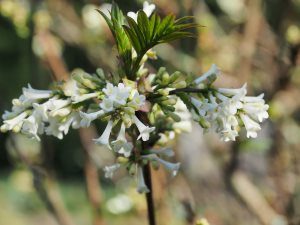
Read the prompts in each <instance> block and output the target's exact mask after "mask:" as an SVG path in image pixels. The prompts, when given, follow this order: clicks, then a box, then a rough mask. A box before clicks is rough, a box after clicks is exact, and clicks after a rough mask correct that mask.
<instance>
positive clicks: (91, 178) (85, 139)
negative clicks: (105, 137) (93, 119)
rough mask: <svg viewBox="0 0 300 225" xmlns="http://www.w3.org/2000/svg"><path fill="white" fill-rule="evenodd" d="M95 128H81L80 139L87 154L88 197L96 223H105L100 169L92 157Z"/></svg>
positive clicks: (85, 168)
mask: <svg viewBox="0 0 300 225" xmlns="http://www.w3.org/2000/svg"><path fill="white" fill-rule="evenodd" d="M95 134H96V131H95V129H93V127H90V128H86V129H80V130H79V135H80V140H81V143H82V146H83V149H84V153H85V154H84V155H85V166H84V170H85V177H86V185H87V192H88V197H89V200H90V204H91V205H92V207H93V210H94V223H93V224H94V225H103V224H104V221H103V219H102V211H101V202H102V194H101V186H100V182H99V174H98V169H97V166H96V165H95V163H94V162H93V160H92V157H91V151H93V145H94V143H93V141H92V138H91V137H95V136H96V135H95Z"/></svg>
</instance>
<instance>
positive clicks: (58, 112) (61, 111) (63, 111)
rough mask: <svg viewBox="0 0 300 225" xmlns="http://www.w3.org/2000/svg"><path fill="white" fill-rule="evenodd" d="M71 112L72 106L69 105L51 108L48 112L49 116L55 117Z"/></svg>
mask: <svg viewBox="0 0 300 225" xmlns="http://www.w3.org/2000/svg"><path fill="white" fill-rule="evenodd" d="M71 112H72V108H71V106H68V107H65V108H60V109H56V110H52V111H51V112H49V115H50V116H51V117H56V116H60V117H65V116H67V115H69V114H70V113H71Z"/></svg>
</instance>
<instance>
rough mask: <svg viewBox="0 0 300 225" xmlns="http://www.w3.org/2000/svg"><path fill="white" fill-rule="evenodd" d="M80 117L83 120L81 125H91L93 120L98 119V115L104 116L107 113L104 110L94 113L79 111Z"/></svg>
mask: <svg viewBox="0 0 300 225" xmlns="http://www.w3.org/2000/svg"><path fill="white" fill-rule="evenodd" d="M79 114H80V117H81V118H82V120H81V121H80V126H81V127H89V126H90V125H91V122H92V121H94V120H95V119H97V118H98V117H100V116H102V115H104V114H105V112H104V111H103V110H100V111H97V112H93V113H84V112H79Z"/></svg>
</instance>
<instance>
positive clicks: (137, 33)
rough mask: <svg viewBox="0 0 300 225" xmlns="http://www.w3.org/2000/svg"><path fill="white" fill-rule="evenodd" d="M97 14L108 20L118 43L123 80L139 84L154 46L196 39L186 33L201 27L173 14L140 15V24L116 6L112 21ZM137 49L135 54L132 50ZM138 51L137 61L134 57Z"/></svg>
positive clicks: (113, 8)
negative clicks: (139, 73) (144, 63)
mask: <svg viewBox="0 0 300 225" xmlns="http://www.w3.org/2000/svg"><path fill="white" fill-rule="evenodd" d="M98 12H99V13H100V14H101V15H102V16H103V17H104V19H105V20H106V22H107V24H108V26H109V28H110V30H111V32H112V34H113V36H114V38H115V41H116V45H117V49H118V52H119V58H120V62H121V67H122V70H121V74H120V77H121V78H123V77H127V78H128V79H131V80H136V76H137V75H136V74H137V72H138V70H139V68H140V66H141V65H140V64H141V61H142V58H143V56H144V55H145V54H146V53H147V51H148V50H150V49H151V48H153V47H154V46H156V45H158V44H161V43H167V42H171V41H174V40H178V39H182V38H186V37H194V34H193V33H191V32H189V31H187V30H188V29H190V28H194V27H198V26H199V25H198V24H196V23H193V22H189V21H190V20H191V19H193V17H192V16H186V17H182V18H180V19H176V18H175V16H174V15H173V14H170V15H167V16H166V17H164V18H161V17H160V16H159V15H158V14H157V13H155V12H154V13H153V14H152V15H151V16H150V17H149V18H148V17H147V15H146V13H145V12H144V11H142V10H140V11H139V12H138V17H137V21H135V20H134V19H132V18H131V17H129V16H124V14H123V13H122V11H121V10H120V9H119V7H118V6H117V5H116V4H115V3H113V4H112V9H111V12H110V17H111V18H109V17H108V16H107V15H105V13H103V12H102V11H99V10H98ZM133 49H134V50H133ZM133 51H136V55H137V56H136V57H135V58H133V57H132V55H133V54H132V53H133Z"/></svg>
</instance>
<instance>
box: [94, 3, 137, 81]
mask: <svg viewBox="0 0 300 225" xmlns="http://www.w3.org/2000/svg"><path fill="white" fill-rule="evenodd" d="M98 12H99V13H100V14H101V15H102V16H103V18H104V19H105V21H106V23H107V25H108V26H109V28H110V30H111V32H112V34H113V36H114V38H115V41H116V45H117V48H118V52H119V55H120V60H121V63H122V67H123V70H124V73H123V74H121V77H124V76H126V75H127V76H130V74H131V73H130V69H131V64H132V46H131V43H130V41H129V39H128V37H127V35H126V33H125V31H124V29H123V27H122V26H123V24H125V17H124V15H123V13H122V11H121V10H120V9H119V7H118V6H117V5H116V4H113V5H112V9H111V13H110V15H111V19H110V18H108V17H107V16H106V15H105V14H104V13H103V12H101V11H100V10H98Z"/></svg>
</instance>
